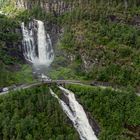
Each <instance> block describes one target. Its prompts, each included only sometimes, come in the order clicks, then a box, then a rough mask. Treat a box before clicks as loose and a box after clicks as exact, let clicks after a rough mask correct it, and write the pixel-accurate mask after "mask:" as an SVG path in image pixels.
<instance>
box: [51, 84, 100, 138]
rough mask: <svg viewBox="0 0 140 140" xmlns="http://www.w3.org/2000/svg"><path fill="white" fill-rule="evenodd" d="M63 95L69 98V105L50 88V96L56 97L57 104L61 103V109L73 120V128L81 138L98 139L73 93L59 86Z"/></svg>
mask: <svg viewBox="0 0 140 140" xmlns="http://www.w3.org/2000/svg"><path fill="white" fill-rule="evenodd" d="M59 88H60V89H61V91H62V92H63V93H64V95H65V96H66V97H67V98H68V100H69V106H68V105H67V104H66V103H65V102H64V101H62V100H61V99H60V98H59V97H58V96H57V95H56V94H55V93H54V92H53V91H52V90H51V89H50V92H51V94H52V96H54V97H55V98H57V100H58V102H59V104H60V105H61V107H62V109H63V111H64V112H65V113H66V115H67V116H68V117H69V119H70V120H71V121H72V122H73V125H74V127H75V129H76V130H77V131H78V133H79V135H80V139H81V140H98V139H97V137H96V136H95V134H94V131H93V130H92V127H91V126H90V124H89V121H88V118H87V116H86V113H85V111H84V109H83V107H82V106H81V105H80V104H79V103H78V102H77V100H76V98H75V96H74V93H72V92H71V91H69V90H67V89H65V88H63V87H61V86H60V87H59Z"/></svg>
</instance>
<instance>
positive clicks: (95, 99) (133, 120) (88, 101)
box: [66, 85, 140, 140]
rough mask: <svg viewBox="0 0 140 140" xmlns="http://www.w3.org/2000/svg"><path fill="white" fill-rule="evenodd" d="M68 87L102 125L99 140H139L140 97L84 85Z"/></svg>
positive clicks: (130, 93)
mask: <svg viewBox="0 0 140 140" xmlns="http://www.w3.org/2000/svg"><path fill="white" fill-rule="evenodd" d="M66 87H67V88H68V89H70V90H71V91H73V92H74V93H75V95H76V96H77V98H78V99H79V101H80V103H81V104H82V105H83V106H84V107H85V110H87V111H89V112H90V113H91V116H92V117H94V118H95V119H96V120H97V121H98V123H99V124H100V126H101V133H100V140H132V139H140V137H139V136H140V132H139V129H140V119H139V118H140V98H139V97H137V96H136V95H135V94H134V93H132V92H131V91H129V92H126V91H115V90H112V89H109V88H106V89H102V88H97V87H92V86H81V85H68V86H66ZM126 126H131V127H132V129H130V130H128V128H127V127H126ZM136 126H137V129H136V128H135V127H136Z"/></svg>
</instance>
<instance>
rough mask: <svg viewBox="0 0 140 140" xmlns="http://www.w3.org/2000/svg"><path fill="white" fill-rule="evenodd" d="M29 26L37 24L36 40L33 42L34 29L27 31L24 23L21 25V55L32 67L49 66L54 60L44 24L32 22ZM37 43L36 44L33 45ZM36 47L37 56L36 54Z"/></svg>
mask: <svg viewBox="0 0 140 140" xmlns="http://www.w3.org/2000/svg"><path fill="white" fill-rule="evenodd" d="M31 24H37V40H35V35H34V30H35V27H34V28H33V27H32V28H31V29H28V28H27V27H25V25H24V23H22V24H21V28H22V34H23V54H24V57H25V59H26V60H27V61H29V62H31V63H32V64H34V65H44V66H48V67H49V66H50V64H51V63H52V62H53V60H54V52H53V48H52V42H51V39H50V36H49V34H46V31H45V27H44V23H43V22H42V21H39V20H34V22H33V23H30V27H31ZM35 42H37V44H35ZM36 46H37V51H38V55H37V52H36Z"/></svg>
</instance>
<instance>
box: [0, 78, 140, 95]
mask: <svg viewBox="0 0 140 140" xmlns="http://www.w3.org/2000/svg"><path fill="white" fill-rule="evenodd" d="M52 83H55V84H58V85H60V84H62V85H63V84H77V85H89V84H83V83H82V82H81V81H77V80H48V81H42V82H36V83H32V84H23V85H20V86H17V87H15V88H13V89H11V90H8V91H5V92H0V95H3V94H7V93H9V92H10V91H17V90H22V89H28V88H31V87H34V86H39V85H42V84H52ZM98 87H100V88H108V86H99V85H98ZM110 88H112V90H115V91H121V90H120V89H115V88H113V87H110ZM136 95H138V96H140V93H136Z"/></svg>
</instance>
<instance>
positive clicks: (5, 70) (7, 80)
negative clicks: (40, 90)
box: [0, 64, 36, 87]
mask: <svg viewBox="0 0 140 140" xmlns="http://www.w3.org/2000/svg"><path fill="white" fill-rule="evenodd" d="M35 81H36V80H35V79H34V78H33V75H32V69H31V68H30V66H28V65H25V64H24V65H23V64H22V65H14V66H13V65H12V66H5V65H4V64H1V69H0V87H4V86H10V85H13V84H25V83H32V82H35Z"/></svg>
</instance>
